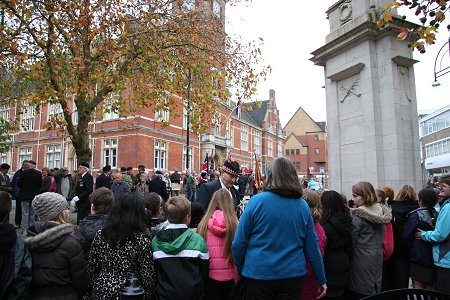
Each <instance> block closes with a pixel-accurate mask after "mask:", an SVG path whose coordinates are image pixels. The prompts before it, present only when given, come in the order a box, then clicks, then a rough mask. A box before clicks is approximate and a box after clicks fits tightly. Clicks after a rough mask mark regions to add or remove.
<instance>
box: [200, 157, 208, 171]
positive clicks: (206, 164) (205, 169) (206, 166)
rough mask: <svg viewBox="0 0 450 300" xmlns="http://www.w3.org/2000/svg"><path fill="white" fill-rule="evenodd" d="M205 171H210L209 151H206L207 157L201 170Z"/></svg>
mask: <svg viewBox="0 0 450 300" xmlns="http://www.w3.org/2000/svg"><path fill="white" fill-rule="evenodd" d="M203 171H205V172H208V153H206V158H205V161H204V162H203V165H202V170H201V172H203Z"/></svg>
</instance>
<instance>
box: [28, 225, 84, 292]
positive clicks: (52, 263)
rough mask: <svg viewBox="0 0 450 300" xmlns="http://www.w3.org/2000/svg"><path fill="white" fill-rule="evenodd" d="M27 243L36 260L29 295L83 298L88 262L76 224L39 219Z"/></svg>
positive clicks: (31, 230)
mask: <svg viewBox="0 0 450 300" xmlns="http://www.w3.org/2000/svg"><path fill="white" fill-rule="evenodd" d="M25 245H26V246H27V247H28V249H29V250H30V252H31V256H32V260H33V279H32V281H31V287H30V293H29V297H28V299H30V300H34V299H39V300H41V299H53V300H57V299H58V300H59V299H61V300H63V299H67V300H69V299H70V300H72V299H74V300H75V299H80V297H81V296H82V295H83V294H84V293H85V292H86V289H87V272H86V267H87V266H86V265H87V263H86V260H85V258H84V255H83V250H82V249H81V245H80V243H79V242H78V240H77V239H76V237H75V235H74V234H73V225H72V224H59V223H56V222H52V221H50V222H36V223H35V224H34V225H33V226H32V227H30V229H29V230H28V231H27V233H26V236H25Z"/></svg>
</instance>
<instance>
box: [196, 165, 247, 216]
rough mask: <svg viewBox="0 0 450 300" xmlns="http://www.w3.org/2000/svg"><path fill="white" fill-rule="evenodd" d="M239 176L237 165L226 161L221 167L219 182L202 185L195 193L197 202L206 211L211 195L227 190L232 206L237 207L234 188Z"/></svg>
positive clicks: (236, 192)
mask: <svg viewBox="0 0 450 300" xmlns="http://www.w3.org/2000/svg"><path fill="white" fill-rule="evenodd" d="M238 175H239V164H238V163H237V162H236V161H234V160H231V159H227V160H226V161H225V162H224V164H223V166H222V174H221V175H220V177H219V180H215V181H211V182H207V183H204V184H202V185H201V186H200V189H199V190H198V191H197V202H200V203H201V204H202V205H203V207H204V208H205V210H206V209H208V205H209V202H210V201H211V198H212V195H213V194H214V192H215V191H217V190H219V189H228V190H229V191H230V192H231V195H232V196H233V204H234V206H235V207H236V206H238V205H239V191H238V190H237V189H236V188H235V187H234V185H235V184H236V181H237V179H238Z"/></svg>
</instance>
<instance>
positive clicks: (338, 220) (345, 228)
mask: <svg viewBox="0 0 450 300" xmlns="http://www.w3.org/2000/svg"><path fill="white" fill-rule="evenodd" d="M328 222H329V223H330V224H331V225H332V226H333V228H334V229H335V230H336V232H337V233H338V234H339V235H345V234H348V233H351V232H352V228H353V224H352V217H351V216H350V215H348V214H347V215H343V214H341V215H335V216H331V217H330V218H329V219H328Z"/></svg>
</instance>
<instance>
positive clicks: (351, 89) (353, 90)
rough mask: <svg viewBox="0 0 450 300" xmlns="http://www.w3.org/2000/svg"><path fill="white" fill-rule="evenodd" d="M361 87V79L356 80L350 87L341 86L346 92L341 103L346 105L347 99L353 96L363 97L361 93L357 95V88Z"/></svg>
mask: <svg viewBox="0 0 450 300" xmlns="http://www.w3.org/2000/svg"><path fill="white" fill-rule="evenodd" d="M357 87H359V79H356V80H355V81H354V82H353V83H352V85H351V86H350V87H348V88H347V87H345V86H341V90H342V91H344V92H345V95H344V97H343V98H342V100H340V102H341V103H344V101H345V99H347V97H349V96H351V95H353V96H356V97H358V98H359V97H361V94H360V93H356V88H357Z"/></svg>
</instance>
